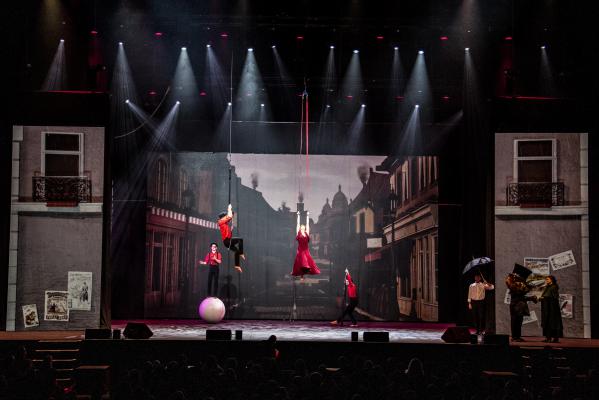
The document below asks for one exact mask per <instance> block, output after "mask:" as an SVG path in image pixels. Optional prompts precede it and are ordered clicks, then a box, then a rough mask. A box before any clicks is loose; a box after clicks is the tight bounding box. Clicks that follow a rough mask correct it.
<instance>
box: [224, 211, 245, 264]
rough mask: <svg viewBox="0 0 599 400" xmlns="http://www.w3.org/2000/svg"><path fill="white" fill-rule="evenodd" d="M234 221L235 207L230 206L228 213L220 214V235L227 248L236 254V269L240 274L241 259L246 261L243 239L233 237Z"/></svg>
mask: <svg viewBox="0 0 599 400" xmlns="http://www.w3.org/2000/svg"><path fill="white" fill-rule="evenodd" d="M232 219H233V206H232V205H231V204H229V206H228V207H227V212H226V213H220V214H219V216H218V227H219V228H220V235H221V236H222V238H223V243H224V244H225V246H226V247H227V248H228V249H229V250H231V251H232V252H234V253H235V269H236V270H237V271H239V272H243V270H242V269H241V261H240V260H239V259H240V258H243V259H244V260H245V255H244V254H243V239H242V238H238V237H233V232H232V231H231V227H230V226H229V222H230V221H231V220H232Z"/></svg>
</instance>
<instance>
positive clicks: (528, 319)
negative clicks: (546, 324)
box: [522, 311, 538, 325]
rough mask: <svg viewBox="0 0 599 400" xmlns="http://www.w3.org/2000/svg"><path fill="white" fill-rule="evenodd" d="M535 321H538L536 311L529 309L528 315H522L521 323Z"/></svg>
mask: <svg viewBox="0 0 599 400" xmlns="http://www.w3.org/2000/svg"><path fill="white" fill-rule="evenodd" d="M535 321H538V318H537V313H536V312H534V311H531V312H530V315H525V316H524V320H523V321H522V324H524V325H525V324H530V323H532V322H535Z"/></svg>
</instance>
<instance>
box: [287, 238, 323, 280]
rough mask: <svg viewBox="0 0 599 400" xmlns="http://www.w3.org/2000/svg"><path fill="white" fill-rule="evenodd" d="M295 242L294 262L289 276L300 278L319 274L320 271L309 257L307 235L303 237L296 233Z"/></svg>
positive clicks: (308, 239)
mask: <svg viewBox="0 0 599 400" xmlns="http://www.w3.org/2000/svg"><path fill="white" fill-rule="evenodd" d="M295 240H297V254H296V255H295V262H294V263H293V271H292V272H291V275H293V276H301V275H318V274H320V270H319V269H318V267H317V266H316V263H314V260H313V259H312V256H311V255H310V248H309V247H308V243H309V242H310V236H309V235H308V234H307V233H306V235H305V236H304V235H302V234H301V233H300V232H298V233H297V236H296V237H295Z"/></svg>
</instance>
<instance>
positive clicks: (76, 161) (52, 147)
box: [42, 132, 83, 176]
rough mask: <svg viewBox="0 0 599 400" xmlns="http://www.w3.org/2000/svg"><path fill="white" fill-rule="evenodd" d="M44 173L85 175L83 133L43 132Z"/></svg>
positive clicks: (50, 174) (49, 174)
mask: <svg viewBox="0 0 599 400" xmlns="http://www.w3.org/2000/svg"><path fill="white" fill-rule="evenodd" d="M42 175H44V176H81V175H83V133H75V132H42Z"/></svg>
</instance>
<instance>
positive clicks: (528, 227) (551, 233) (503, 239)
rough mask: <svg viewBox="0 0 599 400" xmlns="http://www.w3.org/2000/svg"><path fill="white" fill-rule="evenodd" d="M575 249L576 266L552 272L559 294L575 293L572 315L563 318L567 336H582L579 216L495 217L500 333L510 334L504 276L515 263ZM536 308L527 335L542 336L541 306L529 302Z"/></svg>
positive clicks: (524, 331)
mask: <svg viewBox="0 0 599 400" xmlns="http://www.w3.org/2000/svg"><path fill="white" fill-rule="evenodd" d="M567 250H572V252H573V253H574V258H575V260H576V262H577V265H576V266H573V267H569V268H564V269H561V270H557V271H551V274H553V275H554V276H555V277H556V278H557V281H558V284H559V288H560V290H559V291H560V293H562V294H566V293H567V294H571V295H573V302H574V309H573V311H574V312H573V318H571V319H569V318H564V319H563V322H564V336H566V337H583V329H584V328H583V322H584V321H583V315H582V298H581V294H582V282H581V264H580V263H581V259H582V250H581V245H580V217H578V216H572V217H564V216H561V217H547V216H544V217H542V219H539V218H538V217H530V216H529V217H521V216H519V217H516V218H514V217H512V216H505V217H503V216H501V217H500V216H497V217H496V218H495V277H496V285H495V288H496V289H495V290H496V293H495V321H496V329H497V333H502V334H509V333H510V312H509V306H508V305H507V304H505V303H504V296H505V292H506V290H507V287H506V285H505V277H506V276H507V274H509V273H510V272H512V269H513V268H514V263H516V262H517V263H519V264H523V262H524V257H549V256H551V255H553V254H557V253H561V252H563V251H567ZM529 308H530V310H531V311H536V315H537V317H538V319H539V322H538V324H537V323H536V322H532V323H530V324H525V325H523V329H522V334H523V335H524V336H542V330H541V327H540V322H541V321H540V319H541V305H540V304H533V303H529Z"/></svg>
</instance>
